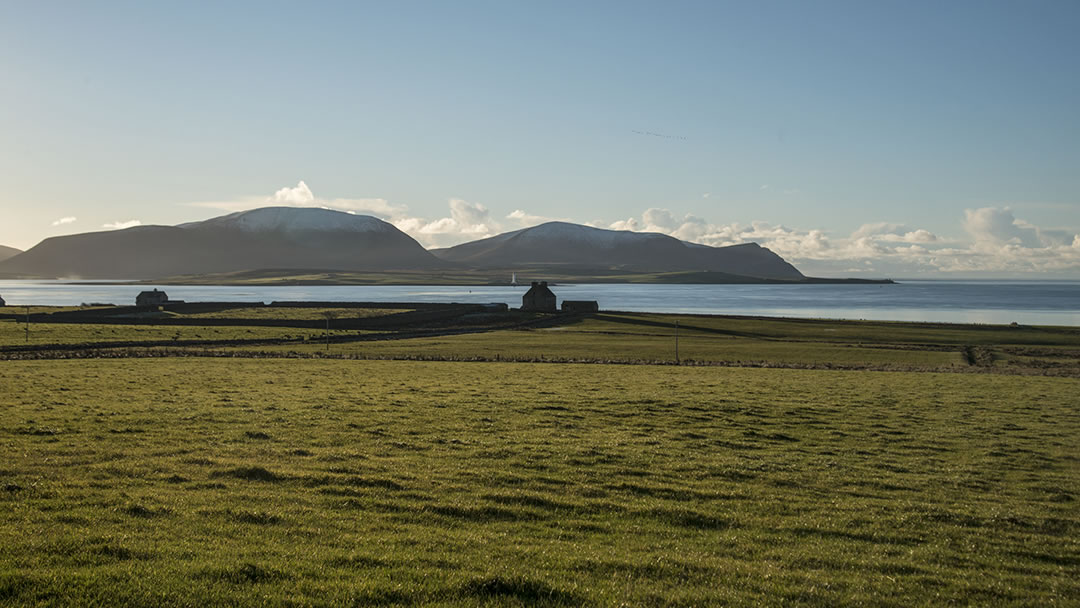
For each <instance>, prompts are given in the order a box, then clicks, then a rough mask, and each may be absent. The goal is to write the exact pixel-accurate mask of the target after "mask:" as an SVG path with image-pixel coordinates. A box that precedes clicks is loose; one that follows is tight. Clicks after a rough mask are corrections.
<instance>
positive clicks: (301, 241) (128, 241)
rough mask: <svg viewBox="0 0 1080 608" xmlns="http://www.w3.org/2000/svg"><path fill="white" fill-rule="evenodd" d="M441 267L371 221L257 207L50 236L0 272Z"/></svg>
mask: <svg viewBox="0 0 1080 608" xmlns="http://www.w3.org/2000/svg"><path fill="white" fill-rule="evenodd" d="M447 265H448V264H447V263H446V262H443V261H442V260H440V259H438V258H436V257H435V256H433V255H432V254H430V253H428V252H427V251H426V250H425V249H424V248H423V247H422V246H421V245H420V244H419V243H417V242H416V241H415V240H413V239H412V237H410V236H408V235H407V234H405V233H404V232H401V231H400V230H398V229H397V228H395V227H394V226H393V225H391V224H388V223H387V222H384V221H382V220H379V219H377V218H374V217H370V216H364V215H352V214H349V213H342V212H340V211H330V210H327V209H311V208H305V209H299V208H291V207H265V208H262V209H254V210H251V211H244V212H240V213H233V214H230V215H226V216H222V217H217V218H213V219H209V220H206V221H202V222H192V223H188V224H182V225H179V226H137V227H135V228H128V229H125V230H114V231H105V232H90V233H85V234H75V235H70V236H60V237H53V238H49V239H45V240H44V241H42V242H41V243H39V244H38V245H36V246H34V247H32V248H31V249H29V250H27V251H25V252H23V253H20V254H18V255H15V256H13V257H11V258H10V259H7V260H5V261H3V262H0V273H6V274H24V275H37V276H50V277H68V278H86V279H105V278H111V279H140V278H148V279H149V278H158V277H167V276H175V275H197V274H211V273H223V272H235V271H241V270H254V269H261V268H277V269H311V268H318V269H326V270H417V269H437V268H441V267H445V266H447Z"/></svg>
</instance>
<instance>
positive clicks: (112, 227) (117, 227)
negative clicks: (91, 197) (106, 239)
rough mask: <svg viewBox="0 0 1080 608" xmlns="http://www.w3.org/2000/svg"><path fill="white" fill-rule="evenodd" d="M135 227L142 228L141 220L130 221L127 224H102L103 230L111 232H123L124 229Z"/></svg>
mask: <svg viewBox="0 0 1080 608" xmlns="http://www.w3.org/2000/svg"><path fill="white" fill-rule="evenodd" d="M135 226H142V222H140V221H139V220H128V221H126V222H110V223H108V224H102V225H101V227H102V228H107V229H109V230H123V229H124V228H134V227H135Z"/></svg>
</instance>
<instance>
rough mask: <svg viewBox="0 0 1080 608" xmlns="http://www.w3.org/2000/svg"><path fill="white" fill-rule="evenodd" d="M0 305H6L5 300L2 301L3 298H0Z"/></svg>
mask: <svg viewBox="0 0 1080 608" xmlns="http://www.w3.org/2000/svg"><path fill="white" fill-rule="evenodd" d="M0 306H7V302H5V301H4V298H0Z"/></svg>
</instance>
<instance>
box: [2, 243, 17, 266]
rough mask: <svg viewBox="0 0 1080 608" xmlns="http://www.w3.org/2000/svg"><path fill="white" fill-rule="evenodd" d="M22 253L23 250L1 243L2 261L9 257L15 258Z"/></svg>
mask: <svg viewBox="0 0 1080 608" xmlns="http://www.w3.org/2000/svg"><path fill="white" fill-rule="evenodd" d="M20 253H22V250H19V249H15V248H14V247H5V246H3V245H0V262H3V261H4V260H6V259H8V258H13V257H15V256H17V255H19V254H20Z"/></svg>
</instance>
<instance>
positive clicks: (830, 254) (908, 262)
mask: <svg viewBox="0 0 1080 608" xmlns="http://www.w3.org/2000/svg"><path fill="white" fill-rule="evenodd" d="M192 205H195V206H199V207H207V208H213V209H220V210H224V211H230V212H231V211H246V210H249V209H255V208H258V207H265V206H270V205H282V206H292V207H321V208H325V209H336V210H339V211H346V212H351V213H363V214H369V215H374V216H376V217H379V218H380V219H383V220H386V221H388V222H391V223H392V224H394V225H395V226H397V228H398V229H400V230H402V231H403V232H405V233H407V234H409V235H410V236H412V237H413V238H415V239H416V240H418V241H420V243H422V244H423V245H424V246H425V247H429V248H431V247H449V246H451V245H456V244H459V243H463V242H467V241H471V240H476V239H481V238H486V237H489V236H494V235H496V234H499V233H502V232H506V231H509V230H517V229H520V228H527V227H529V226H535V225H537V224H541V223H543V222H546V221H550V220H553V219H563V220H567V218H553V217H547V216H544V215H540V214H535V213H531V212H528V211H525V210H521V209H518V210H515V211H513V212H512V213H509V214H507V215H506V216H504V217H497V216H495V215H493V214H492V212H491V210H490V209H488V208H487V207H485V206H484V205H482V204H479V203H473V202H469V201H466V200H463V199H460V198H452V199H449V201H448V206H449V214H448V215H447V216H445V217H439V218H424V217H418V216H415V215H413V214H410V213H409V209H408V207H407V206H405V205H398V204H393V203H391V202H389V201H387V200H386V199H382V198H362V199H342V198H338V199H324V198H319V197H317V196H315V194H314V193H313V192H312V191H311V189H310V188H309V187H308V185H307V184H306V183H304V182H303V181H301V182H299V183H298V184H297V185H296V186H295V187H286V188H282V189H280V190H278V191H277V192H275V193H274V194H273V195H272V196H270V197H245V198H244V199H241V200H237V201H228V202H203V203H192ZM958 219H959V222H960V224H959V225H960V227H961V228H963V231H964V232H965V233H966V234H967V238H965V239H957V238H944V237H942V236H939V235H937V234H934V233H933V232H931V231H929V230H926V229H924V228H920V227H917V226H908V225H906V224H901V223H890V222H875V223H868V224H864V225H862V226H860V227H859V228H858V229H856V230H855V231H853V232H852V233H851V234H849V235H846V236H844V235H840V236H837V235H833V234H830V233H829V232H827V231H826V230H823V229H820V228H810V229H796V228H789V227H786V226H784V225H782V224H772V223H769V222H764V221H755V222H751V223H750V224H749V225H743V224H739V223H731V224H714V223H711V222H709V221H708V220H707V219H705V218H701V217H697V216H695V215H690V214H685V215H679V214H676V213H674V212H672V211H671V210H669V209H661V208H651V209H647V210H646V211H645V212H644V213H642V214H641V216H640V217H630V218H627V219H624V220H618V221H615V222H610V223H608V222H603V221H590V222H581V223H585V224H587V225H590V226H594V227H599V228H611V229H614V230H632V231H636V232H659V233H662V234H667V235H670V236H673V237H676V238H678V239H682V240H685V241H690V242H694V243H702V244H705V245H711V246H715V247H720V246H725V245H736V244H739V243H747V242H756V243H758V244H760V245H761V246H763V247H767V248H769V249H771V250H772V251H774V252H775V253H777V254H779V255H780V256H781V257H783V258H785V259H786V260H788V261H790V262H792V263H794V264H795V265H796V266H798V267H799V269H800V270H802V271H803V272H804V273H806V274H808V275H822V276H838V275H844V276H849V275H865V276H876V277H892V278H898V277H916V276H939V277H948V276H984V275H985V276H1009V275H1017V276H1019V275H1026V274H1030V273H1041V274H1045V275H1050V276H1071V277H1073V278H1075V277H1076V276H1077V274H1078V273H1080V234H1075V233H1073V232H1070V231H1068V230H1060V229H1048V228H1042V227H1039V226H1035V225H1033V224H1031V223H1029V222H1026V221H1024V220H1023V219H1019V218H1016V217H1015V216H1014V215H1013V212H1012V210H1011V209H1009V208H999V207H984V208H980V209H967V210H966V211H965V212H964V217H963V218H958ZM567 221H573V220H567Z"/></svg>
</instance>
